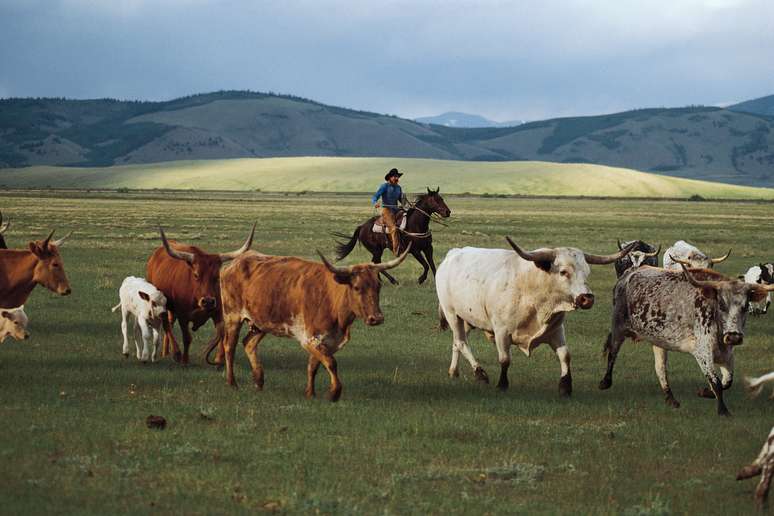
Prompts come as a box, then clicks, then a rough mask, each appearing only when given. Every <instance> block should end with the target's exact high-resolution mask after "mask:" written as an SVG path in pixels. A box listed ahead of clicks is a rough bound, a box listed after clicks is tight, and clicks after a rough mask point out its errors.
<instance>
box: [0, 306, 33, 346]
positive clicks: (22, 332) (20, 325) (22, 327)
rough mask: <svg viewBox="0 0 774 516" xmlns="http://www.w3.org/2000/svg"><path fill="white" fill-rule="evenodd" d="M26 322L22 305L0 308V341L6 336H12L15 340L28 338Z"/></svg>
mask: <svg viewBox="0 0 774 516" xmlns="http://www.w3.org/2000/svg"><path fill="white" fill-rule="evenodd" d="M28 322H29V320H28V319H27V314H26V313H24V307H23V306H20V307H18V308H11V309H3V310H0V342H3V341H5V339H6V338H7V337H13V338H14V339H16V340H24V339H27V338H29V336H30V334H29V333H27V323H28Z"/></svg>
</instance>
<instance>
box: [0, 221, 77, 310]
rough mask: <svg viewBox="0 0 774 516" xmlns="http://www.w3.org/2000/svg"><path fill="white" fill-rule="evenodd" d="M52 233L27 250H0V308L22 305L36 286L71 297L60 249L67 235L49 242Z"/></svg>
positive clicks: (35, 242)
mask: <svg viewBox="0 0 774 516" xmlns="http://www.w3.org/2000/svg"><path fill="white" fill-rule="evenodd" d="M52 236H54V232H53V231H52V232H51V234H50V235H48V238H46V239H45V240H43V241H40V240H36V241H34V242H30V244H29V249H0V308H16V307H17V306H21V305H23V304H24V303H25V302H26V301H27V298H28V297H29V296H30V293H31V292H32V289H34V288H35V285H43V286H44V287H46V288H47V289H49V290H51V291H52V292H56V293H57V294H59V295H62V296H66V295H68V294H70V292H71V290H70V282H69V281H67V275H66V274H65V271H64V265H63V263H62V257H61V256H59V247H60V246H61V245H62V243H63V242H64V241H65V239H66V238H67V237H68V236H70V235H67V236H65V237H64V238H60V239H59V240H54V241H53V242H52V241H51V237H52Z"/></svg>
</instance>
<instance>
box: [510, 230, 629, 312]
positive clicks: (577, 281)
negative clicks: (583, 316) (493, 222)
mask: <svg viewBox="0 0 774 516" xmlns="http://www.w3.org/2000/svg"><path fill="white" fill-rule="evenodd" d="M505 238H506V239H507V240H508V243H509V244H510V245H511V247H513V250H514V251H516V253H518V255H519V256H521V257H522V258H523V259H525V260H528V261H531V262H533V263H534V264H535V267H537V268H539V269H541V270H542V271H544V272H545V273H547V274H550V275H551V276H552V278H553V279H554V281H555V285H556V287H557V288H558V290H559V292H561V294H563V297H565V301H566V302H567V303H569V304H571V305H572V306H573V308H580V309H583V310H588V309H589V308H591V307H592V306H594V294H593V293H592V292H591V289H590V288H589V286H588V283H587V279H588V276H589V273H590V272H591V269H590V268H589V265H605V264H609V263H613V262H614V261H616V260H619V259H620V258H622V257H624V256H626V255H627V254H628V253H629V252H630V251H631V250H632V249H633V248H634V243H631V244H629V245H628V246H626V247H625V248H624V249H622V250H620V251H618V252H617V253H615V254H611V255H607V256H599V255H596V254H588V253H584V252H583V251H581V250H580V249H575V248H573V247H557V248H554V249H537V250H535V251H531V252H528V251H524V250H523V249H521V248H520V247H519V246H518V245H516V244H515V243H514V242H513V240H511V239H510V237H505Z"/></svg>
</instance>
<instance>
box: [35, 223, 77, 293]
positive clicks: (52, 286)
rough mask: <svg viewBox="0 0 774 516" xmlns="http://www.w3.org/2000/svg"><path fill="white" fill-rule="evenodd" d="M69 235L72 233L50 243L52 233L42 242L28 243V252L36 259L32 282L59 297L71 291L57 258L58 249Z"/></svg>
mask: <svg viewBox="0 0 774 516" xmlns="http://www.w3.org/2000/svg"><path fill="white" fill-rule="evenodd" d="M71 234H72V231H71V232H70V233H69V234H67V235H66V236H64V237H62V238H60V239H59V240H54V241H51V237H52V236H54V232H53V231H52V232H51V233H50V234H49V235H48V237H47V238H46V239H45V240H43V241H42V242H41V241H40V240H36V241H34V242H30V245H29V247H30V252H31V253H32V254H33V255H35V258H37V259H38V263H36V264H35V269H34V271H33V274H32V281H34V282H35V283H37V284H39V285H43V286H44V287H46V288H47V289H49V290H50V291H52V292H56V293H57V294H59V295H61V296H66V295H69V294H70V292H71V290H70V282H69V281H68V280H67V274H65V271H64V264H63V263H62V257H61V256H59V247H61V245H62V244H63V243H64V241H65V239H66V238H67V237H69V236H70V235H71Z"/></svg>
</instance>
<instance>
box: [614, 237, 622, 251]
mask: <svg viewBox="0 0 774 516" xmlns="http://www.w3.org/2000/svg"><path fill="white" fill-rule="evenodd" d="M615 241H616V243H617V244H618V250H619V251H620V250H621V249H623V246H622V245H621V239H620V238H616V239H615Z"/></svg>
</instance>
